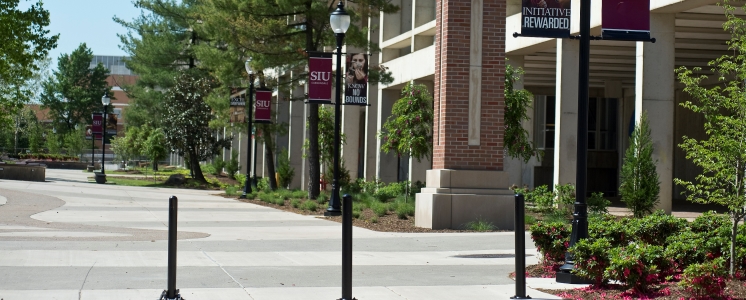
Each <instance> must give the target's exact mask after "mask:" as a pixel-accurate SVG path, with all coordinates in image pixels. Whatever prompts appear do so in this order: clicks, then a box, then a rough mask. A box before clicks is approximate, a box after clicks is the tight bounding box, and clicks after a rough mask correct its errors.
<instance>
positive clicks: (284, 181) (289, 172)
mask: <svg viewBox="0 0 746 300" xmlns="http://www.w3.org/2000/svg"><path fill="white" fill-rule="evenodd" d="M277 174H278V176H277V177H279V179H280V182H278V184H279V185H280V187H282V188H288V187H289V186H290V182H292V181H293V177H295V169H294V168H293V167H291V166H290V157H289V155H288V150H287V149H285V148H282V151H280V156H278V157H277Z"/></svg>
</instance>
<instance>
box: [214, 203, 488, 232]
mask: <svg viewBox="0 0 746 300" xmlns="http://www.w3.org/2000/svg"><path fill="white" fill-rule="evenodd" d="M221 195H222V196H223V197H226V198H232V199H237V200H239V201H241V202H246V203H252V204H256V205H261V206H267V207H272V208H276V209H280V210H284V211H289V212H293V213H296V214H301V215H311V216H316V217H317V218H320V219H326V220H330V221H334V222H339V223H342V217H341V216H337V217H325V216H324V211H325V210H326V206H323V207H322V206H321V205H319V208H318V209H317V210H316V211H315V212H311V211H308V210H303V209H298V208H294V207H292V206H291V205H290V200H285V205H283V206H279V205H277V204H274V203H267V202H263V201H261V200H258V199H239V198H238V196H228V195H225V194H221ZM373 216H375V213H374V212H373V210H371V209H369V208H368V209H364V210H363V211H362V212H361V214H360V218H359V219H355V218H353V219H352V225H353V226H357V227H362V228H366V229H370V230H374V231H381V232H475V231H472V230H458V229H438V230H433V229H429V228H421V227H415V226H414V217H408V218H407V219H406V220H403V219H399V217H398V216H397V215H396V214H391V213H388V214H386V215H385V216H382V217H378V220H377V222H375V223H374V222H372V221H371V219H372V218H373ZM497 231H499V230H497Z"/></svg>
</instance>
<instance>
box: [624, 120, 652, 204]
mask: <svg viewBox="0 0 746 300" xmlns="http://www.w3.org/2000/svg"><path fill="white" fill-rule="evenodd" d="M655 163H656V162H655V161H653V139H652V138H651V137H650V126H649V124H648V116H647V113H646V112H645V111H643V112H642V118H640V123H639V124H637V126H635V130H634V131H633V132H632V136H631V137H630V138H629V148H627V152H625V156H624V163H623V164H622V172H621V174H620V176H621V181H622V185H621V186H620V187H619V194H620V195H621V196H622V202H624V203H625V204H626V205H627V207H628V208H629V209H630V210H632V214H633V215H634V216H635V218H642V217H643V216H645V215H648V214H651V213H652V212H653V209H654V208H655V205H656V204H658V202H659V201H660V199H659V198H658V193H659V192H660V190H661V187H660V181H659V180H658V173H657V172H656V170H655Z"/></svg>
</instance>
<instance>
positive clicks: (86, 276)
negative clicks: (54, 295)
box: [0, 261, 97, 300]
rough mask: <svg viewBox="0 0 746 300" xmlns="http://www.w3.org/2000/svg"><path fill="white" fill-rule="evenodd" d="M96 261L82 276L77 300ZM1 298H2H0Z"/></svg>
mask: <svg viewBox="0 0 746 300" xmlns="http://www.w3.org/2000/svg"><path fill="white" fill-rule="evenodd" d="M96 262H97V261H94V262H93V265H91V267H90V268H89V269H88V273H85V278H83V284H81V285H80V289H79V290H78V300H80V298H81V297H82V293H83V287H85V282H86V281H88V275H89V274H91V270H93V267H94V266H95V265H96ZM0 300H2V299H0Z"/></svg>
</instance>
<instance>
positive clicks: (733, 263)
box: [729, 214, 740, 276]
mask: <svg viewBox="0 0 746 300" xmlns="http://www.w3.org/2000/svg"><path fill="white" fill-rule="evenodd" d="M739 219H740V216H736V214H734V215H733V226H732V227H731V230H730V273H729V274H730V276H733V275H734V274H736V234H737V233H738V220H739Z"/></svg>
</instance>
